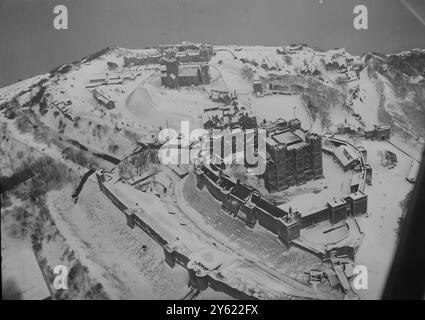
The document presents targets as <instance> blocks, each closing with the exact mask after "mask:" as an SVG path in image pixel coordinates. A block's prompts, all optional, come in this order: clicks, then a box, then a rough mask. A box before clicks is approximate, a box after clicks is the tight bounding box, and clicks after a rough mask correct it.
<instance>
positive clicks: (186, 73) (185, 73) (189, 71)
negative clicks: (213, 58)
mask: <svg viewBox="0 0 425 320" xmlns="http://www.w3.org/2000/svg"><path fill="white" fill-rule="evenodd" d="M198 69H199V68H198V67H193V66H190V67H189V66H186V67H182V68H180V70H179V77H197V76H198Z"/></svg>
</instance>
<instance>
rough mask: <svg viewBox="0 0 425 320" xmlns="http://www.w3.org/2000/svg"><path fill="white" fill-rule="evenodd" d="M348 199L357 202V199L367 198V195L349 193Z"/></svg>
mask: <svg viewBox="0 0 425 320" xmlns="http://www.w3.org/2000/svg"><path fill="white" fill-rule="evenodd" d="M349 197H350V198H351V199H352V200H359V199H363V198H367V195H366V194H365V193H363V192H362V191H357V192H354V193H351V194H350V195H349Z"/></svg>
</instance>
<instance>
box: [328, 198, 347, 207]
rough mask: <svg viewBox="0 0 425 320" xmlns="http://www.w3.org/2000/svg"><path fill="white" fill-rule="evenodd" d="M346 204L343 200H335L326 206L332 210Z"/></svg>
mask: <svg viewBox="0 0 425 320" xmlns="http://www.w3.org/2000/svg"><path fill="white" fill-rule="evenodd" d="M346 204H347V202H346V201H345V200H344V199H339V200H338V199H335V200H332V201H329V202H328V205H329V206H330V207H332V208H336V207H339V206H341V205H346Z"/></svg>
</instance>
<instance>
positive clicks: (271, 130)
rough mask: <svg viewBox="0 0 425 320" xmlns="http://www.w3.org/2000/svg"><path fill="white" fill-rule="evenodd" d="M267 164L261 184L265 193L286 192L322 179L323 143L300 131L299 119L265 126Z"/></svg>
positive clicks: (312, 135)
mask: <svg viewBox="0 0 425 320" xmlns="http://www.w3.org/2000/svg"><path fill="white" fill-rule="evenodd" d="M266 130H267V140H266V150H267V158H266V159H267V164H266V172H265V173H264V176H263V178H264V183H265V187H266V188H267V190H268V191H270V192H272V191H280V190H285V189H287V188H288V187H290V186H294V185H301V184H304V183H306V182H307V181H309V180H312V179H320V178H322V177H323V168H322V140H321V137H320V136H319V135H317V134H313V133H309V132H306V131H304V130H303V129H301V122H300V121H299V120H298V119H293V120H290V121H289V122H288V121H285V120H282V119H280V120H278V121H277V122H275V123H272V124H271V125H270V124H268V125H266Z"/></svg>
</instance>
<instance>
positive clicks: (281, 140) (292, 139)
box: [267, 130, 305, 147]
mask: <svg viewBox="0 0 425 320" xmlns="http://www.w3.org/2000/svg"><path fill="white" fill-rule="evenodd" d="M298 131H300V130H297V131H296V132H298ZM296 132H292V131H289V130H288V131H283V132H279V133H277V134H274V135H272V136H271V139H267V142H268V143H269V144H270V145H286V146H288V147H289V146H292V145H295V144H298V143H301V142H304V140H303V138H301V137H300V136H299V135H298V134H297V133H296ZM298 133H299V132H298ZM304 137H305V135H304ZM273 140H274V141H273Z"/></svg>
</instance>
